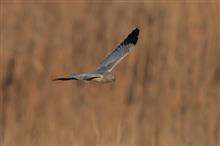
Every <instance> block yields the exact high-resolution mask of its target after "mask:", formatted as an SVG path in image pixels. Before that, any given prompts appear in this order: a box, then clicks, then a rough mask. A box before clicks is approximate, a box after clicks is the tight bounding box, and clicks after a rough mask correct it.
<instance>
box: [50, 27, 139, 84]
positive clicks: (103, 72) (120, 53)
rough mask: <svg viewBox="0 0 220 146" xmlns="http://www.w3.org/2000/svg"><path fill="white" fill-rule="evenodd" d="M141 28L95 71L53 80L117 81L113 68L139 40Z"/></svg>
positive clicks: (129, 36) (128, 37)
mask: <svg viewBox="0 0 220 146" xmlns="http://www.w3.org/2000/svg"><path fill="white" fill-rule="evenodd" d="M138 35H139V29H138V28H135V29H134V30H133V31H132V32H131V33H130V34H128V36H127V38H125V39H124V40H123V41H122V42H121V43H120V44H119V45H118V46H117V47H116V48H115V49H114V50H113V51H112V52H111V53H110V54H109V55H107V57H106V58H105V59H104V60H103V61H102V62H101V64H100V65H99V66H98V67H97V68H96V70H95V71H94V72H91V73H82V74H73V75H70V76H68V77H59V78H55V79H53V81H58V80H62V81H67V80H86V81H95V82H100V83H110V82H113V81H115V76H114V75H113V74H112V70H113V69H114V68H115V66H116V65H117V64H118V63H119V62H120V61H121V60H122V59H123V58H124V57H126V56H127V55H128V53H129V52H130V50H131V49H132V48H134V46H135V45H136V43H137V41H138Z"/></svg>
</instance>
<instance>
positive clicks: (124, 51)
mask: <svg viewBox="0 0 220 146" xmlns="http://www.w3.org/2000/svg"><path fill="white" fill-rule="evenodd" d="M138 35H139V29H138V28H136V29H134V30H133V31H132V32H131V33H130V34H129V35H128V36H127V38H126V39H125V40H124V41H123V42H122V43H120V45H118V47H117V48H116V49H114V50H113V52H112V53H111V54H109V55H108V56H107V57H106V58H105V59H104V60H103V61H102V62H101V64H100V65H99V66H98V68H97V69H96V71H108V72H111V71H112V69H113V68H114V67H115V66H116V65H117V64H118V63H119V62H120V61H121V60H122V59H123V58H124V57H125V56H127V55H128V53H129V51H130V50H131V49H132V48H133V47H134V46H135V45H136V43H137V41H138Z"/></svg>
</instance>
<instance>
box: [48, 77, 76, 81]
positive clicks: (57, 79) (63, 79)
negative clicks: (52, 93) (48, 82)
mask: <svg viewBox="0 0 220 146" xmlns="http://www.w3.org/2000/svg"><path fill="white" fill-rule="evenodd" d="M74 79H75V78H65V77H63V78H62V77H61V78H54V79H52V81H67V80H74Z"/></svg>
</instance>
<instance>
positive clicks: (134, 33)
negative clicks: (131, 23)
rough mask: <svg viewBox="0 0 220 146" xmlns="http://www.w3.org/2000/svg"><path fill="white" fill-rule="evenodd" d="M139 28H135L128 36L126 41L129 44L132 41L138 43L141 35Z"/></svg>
mask: <svg viewBox="0 0 220 146" xmlns="http://www.w3.org/2000/svg"><path fill="white" fill-rule="evenodd" d="M139 31H140V30H139V29H138V28H135V29H134V30H133V31H132V32H131V33H130V34H129V35H128V37H127V38H126V39H125V41H124V43H125V44H129V43H132V44H134V45H136V43H137V41H138V35H139Z"/></svg>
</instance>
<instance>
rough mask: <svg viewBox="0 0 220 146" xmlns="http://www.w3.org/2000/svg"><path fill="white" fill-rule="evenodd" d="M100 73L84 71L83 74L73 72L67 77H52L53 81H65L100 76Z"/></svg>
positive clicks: (90, 78)
mask: <svg viewBox="0 0 220 146" xmlns="http://www.w3.org/2000/svg"><path fill="white" fill-rule="evenodd" d="M100 77H102V75H100V74H95V73H84V74H74V75H71V76H69V77H59V78H55V79H53V81H58V80H61V81H67V80H88V81H89V80H92V79H94V78H100Z"/></svg>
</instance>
